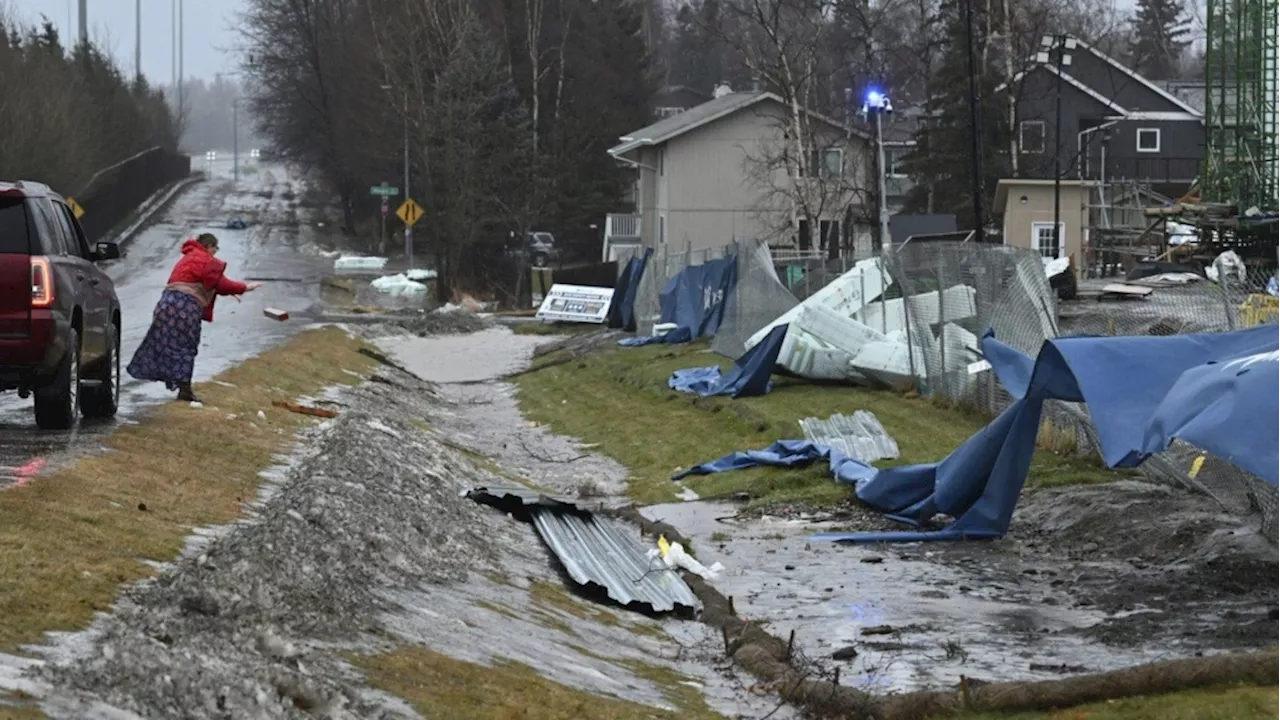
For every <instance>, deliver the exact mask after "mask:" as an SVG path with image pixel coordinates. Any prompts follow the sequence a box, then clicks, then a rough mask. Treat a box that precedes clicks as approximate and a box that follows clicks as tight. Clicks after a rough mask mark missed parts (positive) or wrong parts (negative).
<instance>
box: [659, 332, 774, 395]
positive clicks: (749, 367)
mask: <svg viewBox="0 0 1280 720" xmlns="http://www.w3.org/2000/svg"><path fill="white" fill-rule="evenodd" d="M786 338H787V326H786V325H779V326H777V327H775V328H774V329H772V330H770V331H769V334H768V335H766V336H765V337H764V339H763V340H761V341H760V342H759V343H757V344H756V346H755V347H753V348H751V349H750V350H748V351H746V352H745V353H743V354H742V357H740V358H738V359H737V360H734V361H733V367H731V368H729V372H727V373H725V374H723V375H721V374H720V367H719V366H717V365H709V366H707V367H697V368H688V369H686V370H677V371H675V372H674V373H672V374H671V378H670V379H668V380H667V387H669V388H671V389H672V390H679V391H681V392H691V393H697V394H698V395H699V396H701V397H711V396H713V395H729V396H731V397H735V398H739V397H751V396H753V395H764V394H765V393H767V392H769V391H770V390H771V389H773V384H772V383H771V382H769V376H770V375H772V374H773V366H774V365H776V364H777V363H778V352H779V351H781V350H782V341H783V340H785V339H786Z"/></svg>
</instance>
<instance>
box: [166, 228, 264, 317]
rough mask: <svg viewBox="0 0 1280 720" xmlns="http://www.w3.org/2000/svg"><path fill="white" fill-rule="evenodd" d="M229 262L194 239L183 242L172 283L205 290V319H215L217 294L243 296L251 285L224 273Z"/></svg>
mask: <svg viewBox="0 0 1280 720" xmlns="http://www.w3.org/2000/svg"><path fill="white" fill-rule="evenodd" d="M226 271H227V264H226V263H225V262H223V261H221V260H219V259H218V258H216V257H214V256H213V255H212V254H211V253H210V252H209V251H208V250H207V249H205V246H203V245H201V244H200V243H198V242H196V241H195V240H187V241H186V242H184V243H182V259H181V260H179V261H178V264H177V265H175V266H174V267H173V272H172V273H170V274H169V284H170V285H173V284H174V283H181V284H185V285H198V286H200V287H202V288H203V289H204V291H205V294H206V297H207V299H208V303H207V304H204V319H205V322H213V302H214V300H216V299H217V296H218V295H243V294H244V293H245V292H246V291H247V290H248V287H247V286H246V285H245V284H244V283H242V282H240V281H238V280H232V279H231V278H229V277H227V276H226V275H225V274H224V273H225V272H226Z"/></svg>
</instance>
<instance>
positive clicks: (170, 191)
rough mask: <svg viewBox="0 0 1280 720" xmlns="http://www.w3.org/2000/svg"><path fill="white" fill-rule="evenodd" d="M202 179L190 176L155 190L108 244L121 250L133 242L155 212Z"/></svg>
mask: <svg viewBox="0 0 1280 720" xmlns="http://www.w3.org/2000/svg"><path fill="white" fill-rule="evenodd" d="M203 179H204V178H203V177H200V176H198V175H192V176H190V177H186V178H183V179H182V180H178V181H177V182H175V183H173V184H172V185H170V186H168V187H167V188H161V189H159V190H157V191H156V192H155V194H153V195H152V196H151V197H149V198H147V200H146V201H145V202H143V203H142V204H141V205H139V206H138V217H137V218H136V219H134V221H133V222H132V223H130V224H129V226H128V227H126V228H125V229H124V230H121V231H120V232H118V233H116V234H115V235H112V236H111V240H110V242H114V243H116V244H117V245H119V246H120V248H121V249H122V250H123V249H124V247H125V246H126V245H127V244H128V243H129V241H131V240H133V237H134V235H136V234H137V232H138V230H140V229H141V228H142V226H143V225H145V224H147V223H148V222H149V221H150V220H151V218H152V217H153V216H154V215H155V214H156V213H157V212H159V211H160V210H163V209H164V207H165V206H166V205H168V204H169V201H170V200H173V198H174V197H176V196H177V195H178V193H179V192H182V191H183V190H185V189H187V187H189V186H191V185H194V184H195V183H197V182H200V181H202V180H203Z"/></svg>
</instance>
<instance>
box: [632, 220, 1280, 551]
mask: <svg viewBox="0 0 1280 720" xmlns="http://www.w3.org/2000/svg"><path fill="white" fill-rule="evenodd" d="M634 252H638V251H634ZM730 254H732V255H735V256H736V257H737V270H738V281H737V290H736V291H735V292H734V294H733V296H732V299H731V300H730V302H729V305H728V307H727V308H726V309H725V315H724V319H723V322H722V323H721V325H720V329H719V331H718V332H717V334H716V336H715V337H714V338H713V339H712V342H711V348H712V350H714V351H716V352H718V353H720V354H722V355H724V356H726V357H730V358H736V357H738V356H740V355H741V354H742V353H743V352H744V351H745V350H746V349H747V348H746V342H747V340H748V338H750V337H751V336H752V335H753V334H755V333H756V332H757V331H759V330H760V329H761V328H763V327H765V326H766V325H768V324H769V323H770V322H772V321H774V320H775V319H777V318H778V317H779V316H781V315H782V314H783V313H785V312H787V311H788V310H791V309H792V308H794V307H795V306H796V305H798V304H799V303H800V302H802V301H803V300H804V299H805V298H807V297H809V296H811V295H812V294H813V293H815V292H817V291H818V290H820V289H822V288H823V287H825V286H827V285H828V284H830V283H831V282H832V281H834V280H836V279H837V278H839V277H840V276H841V275H843V274H845V273H846V272H848V271H849V270H850V269H852V267H853V263H852V262H850V261H845V260H830V259H826V258H821V257H817V256H813V255H805V254H794V256H781V255H778V254H776V253H772V252H771V251H770V249H769V247H768V245H767V244H766V243H764V242H762V241H754V240H738V241H735V242H734V243H731V244H729V245H725V246H723V247H716V248H710V249H705V250H685V251H671V250H670V249H669V248H667V249H660V250H659V251H657V252H655V253H654V255H653V257H651V258H650V260H649V265H648V267H647V269H646V271H645V274H644V277H643V279H642V281H641V285H640V288H639V290H638V293H637V296H636V304H635V309H636V318H637V326H638V328H637V330H638V332H639V333H641V334H648V333H650V332H651V331H652V328H653V325H654V323H655V322H656V321H657V318H658V315H659V312H660V307H659V294H660V293H661V291H662V288H663V287H664V286H665V285H666V284H667V282H668V281H669V280H670V279H671V278H672V277H674V276H675V275H676V274H677V273H679V272H680V271H681V270H683V269H684V268H685V267H688V266H690V265H697V264H700V263H704V262H707V261H710V260H715V259H718V258H721V257H725V256H726V255H730ZM629 259H630V254H624V255H623V256H621V257H619V267H623V266H625V264H626V262H627V260H629ZM880 261H881V267H882V268H883V273H884V275H885V276H886V278H887V279H888V281H889V287H888V290H887V291H886V292H885V293H883V295H881V296H880V297H879V298H876V299H874V300H872V301H871V302H869V303H868V304H867V305H865V306H864V307H863V308H862V309H861V310H859V311H858V312H857V313H856V314H855V319H856V320H858V321H860V322H862V323H863V324H865V325H867V326H869V327H871V328H873V329H875V330H877V331H880V332H883V333H884V334H886V335H890V336H891V337H893V336H896V337H899V338H903V339H905V340H906V342H907V345H908V347H910V348H911V352H910V357H911V374H912V375H913V376H914V382H915V384H916V386H917V388H918V389H919V390H920V392H921V393H922V394H925V395H929V396H935V397H940V398H945V399H946V400H947V401H949V402H951V403H954V404H957V405H961V406H964V407H967V408H970V409H974V410H977V411H980V412H982V413H984V414H986V415H988V416H991V417H994V416H995V415H997V414H999V413H1000V412H1002V411H1003V410H1004V409H1005V408H1007V407H1008V406H1009V404H1010V403H1011V402H1012V398H1011V397H1010V396H1009V394H1008V393H1007V392H1005V390H1004V388H1003V387H1001V385H1000V383H999V381H998V380H997V379H996V378H995V376H994V374H993V373H991V372H979V371H976V369H974V368H971V365H972V364H973V363H975V362H977V361H979V360H981V357H982V356H981V352H980V350H979V347H978V341H979V338H980V337H981V336H982V334H983V333H984V332H985V331H986V330H987V329H988V328H991V329H993V330H994V332H995V336H996V337H997V338H998V339H1000V340H1001V341H1002V342H1004V343H1007V344H1009V345H1011V346H1013V347H1015V348H1017V349H1018V350H1021V351H1022V352H1024V353H1026V354H1027V355H1030V356H1032V357H1035V356H1036V355H1037V354H1038V353H1039V351H1040V348H1041V346H1042V345H1043V344H1044V342H1045V341H1046V340H1049V339H1051V338H1054V337H1058V336H1061V335H1104V336H1116V335H1176V334H1183V333H1201V332H1223V331H1229V330H1234V329H1238V328H1241V327H1247V326H1251V325H1258V324H1276V323H1277V315H1278V314H1280V313H1278V312H1277V303H1276V298H1274V297H1272V296H1269V295H1267V294H1266V290H1265V288H1266V287H1267V283H1268V281H1269V280H1270V278H1271V277H1272V276H1273V275H1274V273H1272V272H1266V273H1263V272H1260V271H1252V272H1244V273H1240V274H1237V275H1235V276H1232V277H1230V278H1226V277H1224V278H1222V279H1223V282H1221V283H1214V282H1209V281H1206V280H1201V281H1198V282H1190V283H1186V284H1180V285H1170V286H1164V287H1155V288H1153V290H1152V292H1151V294H1150V295H1149V296H1147V297H1145V298H1141V299H1131V300H1114V301H1112V300H1102V299H1101V298H1099V299H1097V300H1092V299H1084V300H1076V301H1072V302H1063V303H1059V301H1058V299H1057V295H1056V293H1055V292H1054V291H1053V289H1052V288H1050V285H1049V281H1048V278H1047V277H1046V275H1045V269H1044V263H1043V260H1042V259H1041V258H1040V256H1039V254H1038V253H1036V252H1034V251H1030V250H1023V249H1018V248H1011V247H1005V246H992V245H985V244H976V243H968V242H953V241H940V242H921V243H907V244H905V245H902V246H899V247H898V248H896V249H894V250H892V251H890V252H887V253H884V254H882V255H881V256H880ZM1092 282H1099V285H1098V288H1093V287H1092V286H1091V285H1090V283H1092ZM1105 282H1110V281H1084V282H1082V283H1081V295H1082V296H1084V297H1089V295H1090V291H1091V290H1094V291H1096V290H1097V289H1099V288H1100V287H1101V286H1102V285H1103V284H1105ZM1040 444H1041V446H1042V447H1048V448H1051V449H1053V450H1055V451H1058V452H1080V453H1097V452H1098V448H1099V445H1098V440H1097V435H1096V433H1095V431H1094V429H1093V423H1092V421H1091V420H1090V418H1089V412H1088V408H1086V407H1085V406H1084V405H1083V404H1079V403H1065V402H1060V401H1050V402H1047V403H1046V404H1045V410H1044V421H1043V425H1042V427H1041V437H1040ZM1204 456H1205V454H1204V452H1203V451H1201V450H1199V449H1197V448H1194V447H1192V446H1190V445H1187V444H1185V443H1181V442H1178V443H1175V444H1174V446H1173V447H1171V448H1170V449H1169V450H1168V451H1166V452H1162V453H1159V454H1157V455H1155V456H1153V457H1152V458H1150V459H1149V460H1148V461H1147V462H1146V463H1144V464H1143V465H1142V467H1141V470H1142V472H1143V473H1144V474H1146V475H1147V476H1148V477H1149V478H1151V479H1152V480H1154V481H1157V482H1162V483H1168V484H1172V485H1176V486H1178V487H1182V488H1185V489H1187V490H1190V491H1194V492H1198V493H1202V494H1205V495H1208V496H1210V497H1212V498H1214V499H1215V500H1216V501H1217V502H1218V503H1220V504H1221V505H1222V507H1223V508H1224V509H1226V510H1228V511H1231V512H1235V513H1242V514H1243V513H1257V515H1258V516H1259V517H1260V518H1261V521H1260V525H1261V527H1260V531H1261V532H1262V533H1263V534H1264V535H1266V537H1267V538H1268V539H1269V540H1270V541H1271V542H1272V543H1276V541H1277V491H1276V488H1274V487H1272V486H1270V485H1269V484H1268V483H1267V482H1266V481H1264V480H1262V479H1261V478H1258V477H1256V476H1253V475H1250V474H1248V473H1246V472H1244V471H1242V470H1240V469H1239V468H1237V467H1235V466H1234V465H1232V464H1230V463H1229V462H1226V461H1223V460H1221V459H1219V458H1212V457H1205V459H1203V460H1198V458H1201V457H1204Z"/></svg>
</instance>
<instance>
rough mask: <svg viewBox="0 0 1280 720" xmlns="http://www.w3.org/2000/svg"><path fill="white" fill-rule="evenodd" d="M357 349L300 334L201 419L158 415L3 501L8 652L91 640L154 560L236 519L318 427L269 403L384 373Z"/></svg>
mask: <svg viewBox="0 0 1280 720" xmlns="http://www.w3.org/2000/svg"><path fill="white" fill-rule="evenodd" d="M361 346H362V345H361V343H360V342H359V341H358V340H356V339H354V338H352V337H351V336H349V335H348V334H347V333H345V332H343V331H341V330H338V329H336V328H325V329H320V330H314V331H309V332H304V333H302V334H300V335H297V336H295V337H294V338H293V339H291V340H289V341H288V342H286V343H285V344H283V345H281V346H279V347H277V348H274V349H272V350H268V351H267V352H264V353H263V354H262V355H260V356H258V357H256V358H253V359H250V360H248V361H246V362H244V363H243V364H241V365H238V366H236V367H234V368H231V369H229V370H227V371H226V372H223V373H221V374H220V375H218V377H217V380H218V381H219V382H213V383H206V384H203V385H202V386H201V387H200V388H199V392H200V395H201V397H202V398H203V400H204V408H202V409H193V408H191V407H189V406H188V405H187V404H185V403H171V404H168V405H164V406H161V407H158V408H156V409H155V410H154V411H153V412H150V413H149V414H148V415H147V416H146V417H144V418H143V419H142V420H141V422H139V423H138V424H136V425H129V426H123V427H120V428H119V429H117V430H116V431H115V432H113V433H111V434H110V435H109V436H108V437H107V438H106V440H105V445H106V447H107V450H106V452H103V453H100V454H95V455H91V456H86V457H81V458H79V459H77V460H75V461H74V462H72V463H70V464H69V465H68V466H66V467H63V468H60V469H58V470H56V471H54V472H51V473H49V474H48V475H45V476H41V477H39V478H37V479H35V480H34V481H32V482H31V483H30V484H28V485H25V486H23V487H18V488H13V489H10V490H7V491H5V492H3V493H0V651H8V652H13V651H14V650H16V649H17V648H18V647H19V646H21V645H23V644H27V643H34V642H38V641H39V640H40V639H41V637H42V636H43V634H44V633H45V632H48V631H72V630H78V629H82V628H84V627H85V626H87V625H88V623H89V622H90V621H91V620H92V618H93V615H94V613H95V612H99V611H105V610H107V609H109V608H110V606H111V604H112V602H113V601H114V600H115V597H116V594H117V593H118V592H119V590H120V586H121V585H122V584H124V583H129V582H133V581H136V580H139V579H141V578H144V577H147V576H150V575H152V574H153V572H154V570H153V569H152V568H151V567H149V566H148V565H146V564H144V563H143V562H142V561H143V560H144V559H145V560H153V561H167V560H171V559H173V558H174V557H175V556H176V555H177V554H178V552H179V551H180V550H181V549H182V547H183V543H184V541H185V539H186V537H187V536H188V535H190V534H191V531H192V529H193V528H196V527H199V526H203V525H218V524H223V523H227V522H230V521H231V520H234V519H235V518H237V517H239V516H240V515H241V514H242V512H243V508H244V505H245V503H248V502H251V501H253V499H254V498H255V496H256V493H257V488H258V483H259V477H258V474H259V473H260V472H261V471H263V470H265V469H267V468H269V467H270V466H271V465H272V464H273V458H274V456H275V455H277V454H278V453H281V452H284V451H286V450H287V449H288V446H289V444H290V443H291V442H292V441H293V439H294V431H295V430H297V429H298V428H299V427H300V426H302V425H305V424H310V423H314V422H315V420H314V419H312V418H308V417H304V416H300V415H296V414H294V413H291V412H289V411H288V410H286V409H282V408H276V407H273V406H272V400H294V399H296V398H298V397H299V396H303V395H308V394H314V393H318V392H320V391H321V390H323V389H324V388H326V387H329V386H333V385H339V384H348V385H353V384H355V383H357V382H359V380H360V378H359V377H358V376H357V375H353V374H351V373H352V372H357V373H360V372H368V371H370V370H372V369H373V367H374V365H375V363H374V361H373V360H372V359H370V358H368V357H365V356H363V355H360V354H359V352H358V350H359V348H360V347H361ZM224 383H225V384H224ZM259 412H262V413H263V414H264V415H265V417H266V421H265V422H263V421H262V420H260V419H259V416H258V413H259ZM231 416H234V418H233V417H231Z"/></svg>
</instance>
